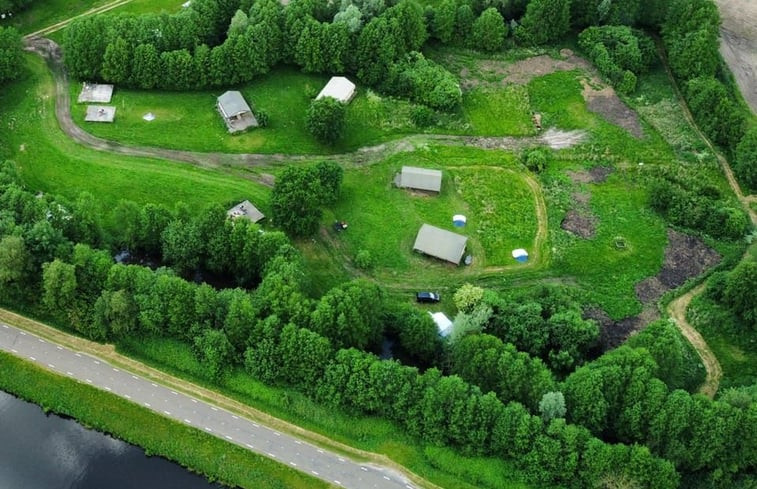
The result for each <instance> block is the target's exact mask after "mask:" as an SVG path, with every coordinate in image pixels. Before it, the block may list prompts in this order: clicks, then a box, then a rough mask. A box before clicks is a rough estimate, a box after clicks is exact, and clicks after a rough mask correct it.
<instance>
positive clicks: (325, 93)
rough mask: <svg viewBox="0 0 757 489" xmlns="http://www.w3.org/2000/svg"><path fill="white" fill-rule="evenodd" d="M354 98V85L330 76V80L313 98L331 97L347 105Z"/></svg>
mask: <svg viewBox="0 0 757 489" xmlns="http://www.w3.org/2000/svg"><path fill="white" fill-rule="evenodd" d="M354 96H355V84H354V83H352V82H351V81H349V80H348V79H347V78H345V77H343V76H332V77H331V80H329V82H328V83H327V84H326V86H325V87H323V90H321V92H320V93H319V94H318V96H317V97H316V98H315V99H316V100H318V99H319V98H323V97H332V98H335V99H337V100H338V101H340V102H342V103H343V104H348V103H350V101H351V100H352V98H353V97H354Z"/></svg>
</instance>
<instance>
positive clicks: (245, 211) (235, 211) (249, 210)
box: [226, 200, 265, 222]
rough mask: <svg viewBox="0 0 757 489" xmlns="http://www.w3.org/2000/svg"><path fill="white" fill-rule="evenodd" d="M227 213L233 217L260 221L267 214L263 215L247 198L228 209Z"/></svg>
mask: <svg viewBox="0 0 757 489" xmlns="http://www.w3.org/2000/svg"><path fill="white" fill-rule="evenodd" d="M226 215H227V216H229V218H231V219H238V218H245V219H249V220H250V221H252V222H258V221H261V220H263V219H265V215H263V213H262V212H260V211H259V210H258V208H257V207H255V206H254V205H252V203H251V202H250V201H249V200H245V201H243V202H240V203H239V204H237V205H235V206H234V207H232V208H231V209H229V210H228V211H226Z"/></svg>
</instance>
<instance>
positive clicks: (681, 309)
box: [667, 283, 723, 399]
mask: <svg viewBox="0 0 757 489" xmlns="http://www.w3.org/2000/svg"><path fill="white" fill-rule="evenodd" d="M706 285H707V284H706V283H704V284H701V285H699V286H698V287H696V288H695V289H692V290H690V291H688V292H686V293H685V294H683V295H682V296H680V297H678V298H677V299H675V300H674V301H672V302H671V303H670V304H668V307H667V311H668V314H669V315H670V317H671V318H672V319H673V321H675V323H676V325H677V326H678V329H679V330H680V331H681V334H682V335H684V336H685V337H686V339H687V340H689V343H691V346H693V347H694V349H695V350H696V351H697V353H698V354H699V358H701V359H702V363H703V364H704V368H705V370H706V371H707V376H706V377H705V380H704V384H702V385H701V386H700V387H699V392H700V393H701V394H704V395H705V396H707V397H709V398H710V399H712V398H713V397H715V393H716V392H717V391H718V386H719V385H720V378H721V377H723V368H722V367H721V366H720V362H718V359H717V357H716V356H715V354H714V353H712V350H710V347H709V346H707V342H706V341H704V338H703V337H702V335H701V334H699V331H697V330H696V329H695V328H694V327H693V326H692V325H691V324H689V322H688V321H687V320H686V309H687V308H688V307H689V303H690V302H691V299H693V298H694V297H696V296H698V295H699V294H701V293H702V292H704V289H705V286H706Z"/></svg>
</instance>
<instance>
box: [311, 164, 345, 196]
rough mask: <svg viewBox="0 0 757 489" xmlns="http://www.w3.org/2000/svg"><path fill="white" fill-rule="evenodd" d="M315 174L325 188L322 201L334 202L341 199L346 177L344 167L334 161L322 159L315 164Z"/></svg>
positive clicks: (322, 187) (323, 188)
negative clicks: (343, 180)
mask: <svg viewBox="0 0 757 489" xmlns="http://www.w3.org/2000/svg"><path fill="white" fill-rule="evenodd" d="M315 174H316V176H317V177H318V181H319V182H320V183H321V189H322V190H323V193H322V195H321V202H323V203H324V204H333V203H335V202H336V201H337V200H339V193H340V192H341V189H342V179H343V178H344V170H343V169H342V167H341V166H339V164H338V163H336V162H333V161H320V162H318V163H316V165H315Z"/></svg>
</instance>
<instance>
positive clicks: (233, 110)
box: [216, 90, 258, 133]
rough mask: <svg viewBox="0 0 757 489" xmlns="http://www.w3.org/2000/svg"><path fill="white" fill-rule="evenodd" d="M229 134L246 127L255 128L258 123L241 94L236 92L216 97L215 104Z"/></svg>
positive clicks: (230, 91)
mask: <svg viewBox="0 0 757 489" xmlns="http://www.w3.org/2000/svg"><path fill="white" fill-rule="evenodd" d="M216 107H218V112H220V113H221V116H222V117H223V120H224V122H225V123H226V127H227V128H228V129H229V132H232V133H233V132H239V131H244V130H245V129H247V128H248V127H257V126H258V121H257V119H255V115H253V113H252V109H251V108H250V106H249V105H247V101H246V100H245V99H244V97H243V96H242V94H241V93H240V92H238V91H236V90H229V91H228V92H225V93H224V94H223V95H221V96H220V97H218V101H217V103H216Z"/></svg>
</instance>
